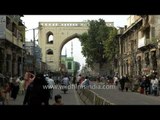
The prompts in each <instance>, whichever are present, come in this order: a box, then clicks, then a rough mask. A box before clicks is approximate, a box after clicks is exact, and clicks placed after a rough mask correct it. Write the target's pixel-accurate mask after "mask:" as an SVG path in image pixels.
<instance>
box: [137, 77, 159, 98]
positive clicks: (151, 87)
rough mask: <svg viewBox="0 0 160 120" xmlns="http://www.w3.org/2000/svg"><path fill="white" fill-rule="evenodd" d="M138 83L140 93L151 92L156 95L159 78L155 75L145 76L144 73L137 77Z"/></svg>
mask: <svg viewBox="0 0 160 120" xmlns="http://www.w3.org/2000/svg"><path fill="white" fill-rule="evenodd" d="M139 84H140V88H139V89H140V90H139V91H140V93H141V94H146V95H148V94H151V95H152V94H153V95H154V96H157V95H158V91H159V80H158V78H157V75H152V76H147V75H144V76H143V77H142V78H140V79H139Z"/></svg>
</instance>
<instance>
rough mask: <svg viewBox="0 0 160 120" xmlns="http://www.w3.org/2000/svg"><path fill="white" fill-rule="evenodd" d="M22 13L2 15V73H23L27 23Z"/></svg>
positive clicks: (0, 33)
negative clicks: (24, 21)
mask: <svg viewBox="0 0 160 120" xmlns="http://www.w3.org/2000/svg"><path fill="white" fill-rule="evenodd" d="M21 17H22V16H20V15H0V73H2V74H4V75H9V76H15V75H16V76H17V75H18V76H20V75H22V74H23V63H24V61H23V60H24V59H23V54H24V50H23V43H24V41H25V25H24V24H23V22H22V20H21Z"/></svg>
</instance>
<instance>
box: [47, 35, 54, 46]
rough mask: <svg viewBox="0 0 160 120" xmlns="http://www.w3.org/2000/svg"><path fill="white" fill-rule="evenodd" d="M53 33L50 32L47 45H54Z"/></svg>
mask: <svg viewBox="0 0 160 120" xmlns="http://www.w3.org/2000/svg"><path fill="white" fill-rule="evenodd" d="M53 40H54V38H53V33H52V32H48V33H47V44H53Z"/></svg>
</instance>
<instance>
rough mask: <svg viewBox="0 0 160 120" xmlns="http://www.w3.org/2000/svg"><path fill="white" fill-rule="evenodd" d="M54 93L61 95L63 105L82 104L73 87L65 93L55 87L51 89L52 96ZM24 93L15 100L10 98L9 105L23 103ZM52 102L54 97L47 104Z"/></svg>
mask: <svg viewBox="0 0 160 120" xmlns="http://www.w3.org/2000/svg"><path fill="white" fill-rule="evenodd" d="M56 94H60V95H61V96H62V100H63V103H64V105H83V102H82V101H81V100H80V98H79V96H78V94H77V92H76V91H75V89H69V90H68V92H67V94H64V93H63V91H61V90H60V89H55V90H54V91H53V96H55V95H56ZM23 99H24V95H18V97H17V99H16V100H15V101H13V100H10V102H9V105H22V104H23ZM53 103H54V98H53V99H51V100H49V104H50V105H52V104H53Z"/></svg>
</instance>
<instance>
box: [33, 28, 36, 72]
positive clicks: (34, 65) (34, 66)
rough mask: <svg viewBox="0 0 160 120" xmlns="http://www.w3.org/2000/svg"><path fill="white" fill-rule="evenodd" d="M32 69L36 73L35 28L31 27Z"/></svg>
mask: <svg viewBox="0 0 160 120" xmlns="http://www.w3.org/2000/svg"><path fill="white" fill-rule="evenodd" d="M33 71H34V74H35V73H36V57H35V29H33Z"/></svg>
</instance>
